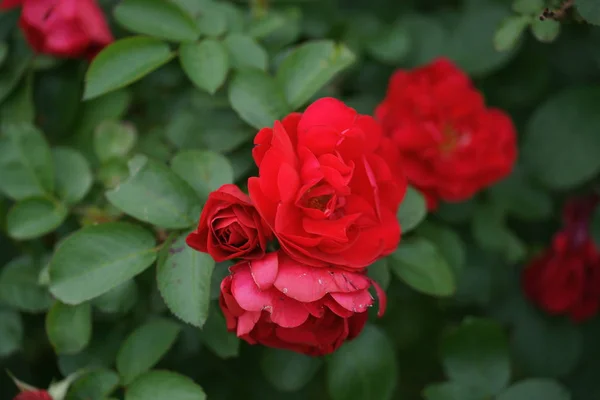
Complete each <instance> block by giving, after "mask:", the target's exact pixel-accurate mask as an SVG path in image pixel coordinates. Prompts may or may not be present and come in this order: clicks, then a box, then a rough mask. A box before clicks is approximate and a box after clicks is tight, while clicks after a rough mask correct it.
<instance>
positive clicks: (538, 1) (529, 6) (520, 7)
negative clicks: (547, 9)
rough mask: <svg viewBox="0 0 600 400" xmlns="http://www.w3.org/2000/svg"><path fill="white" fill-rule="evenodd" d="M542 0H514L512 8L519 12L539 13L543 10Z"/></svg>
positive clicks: (543, 3)
mask: <svg viewBox="0 0 600 400" xmlns="http://www.w3.org/2000/svg"><path fill="white" fill-rule="evenodd" d="M544 5H545V2H544V0H514V1H513V3H512V9H513V11H514V12H516V13H519V14H529V15H536V14H537V15H539V14H541V13H542V11H543V10H544Z"/></svg>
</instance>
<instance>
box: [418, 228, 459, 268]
mask: <svg viewBox="0 0 600 400" xmlns="http://www.w3.org/2000/svg"><path fill="white" fill-rule="evenodd" d="M418 234H419V235H420V236H423V237H424V238H425V239H427V240H429V241H430V242H431V243H432V244H433V245H435V247H436V248H437V249H438V251H439V252H440V254H441V255H442V256H443V257H444V259H445V260H446V261H447V262H448V264H449V265H450V266H451V267H452V271H453V272H454V275H455V276H457V274H458V272H460V271H461V270H462V269H463V267H464V265H465V258H466V249H465V244H464V243H463V241H462V240H461V238H460V235H459V234H458V233H457V232H456V231H454V230H452V229H450V228H448V227H445V226H443V225H438V224H433V223H425V224H422V225H421V226H420V227H419V230H418Z"/></svg>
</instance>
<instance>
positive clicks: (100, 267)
mask: <svg viewBox="0 0 600 400" xmlns="http://www.w3.org/2000/svg"><path fill="white" fill-rule="evenodd" d="M154 245H155V239H154V236H153V235H152V234H150V233H149V232H148V231H147V230H145V229H143V228H141V227H139V226H135V225H131V224H128V223H124V222H111V223H105V224H100V225H93V226H87V227H85V228H82V229H80V230H79V231H77V232H75V233H73V234H72V235H71V236H69V237H67V238H66V239H64V240H63V241H62V242H61V243H60V244H59V246H58V247H57V248H56V250H55V252H54V256H53V257H52V260H51V262H50V291H51V292H52V294H53V295H54V296H56V297H57V298H58V299H60V300H61V301H63V302H65V303H67V304H80V303H82V302H84V301H86V300H90V299H93V298H95V297H98V296H100V295H102V294H104V293H106V292H108V291H109V290H111V289H112V288H114V287H116V286H118V285H119V284H121V283H123V282H125V281H127V280H129V279H131V278H132V277H134V276H136V275H137V274H139V273H140V272H142V271H143V270H145V269H146V268H147V267H149V266H150V264H152V263H153V262H154V260H155V259H156V249H155V248H154Z"/></svg>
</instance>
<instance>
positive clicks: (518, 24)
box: [494, 15, 535, 51]
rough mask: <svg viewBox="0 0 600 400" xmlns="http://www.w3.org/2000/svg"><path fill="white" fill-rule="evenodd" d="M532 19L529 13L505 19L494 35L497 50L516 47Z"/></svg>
mask: <svg viewBox="0 0 600 400" xmlns="http://www.w3.org/2000/svg"><path fill="white" fill-rule="evenodd" d="M532 19H533V18H532V17H530V16H528V15H511V16H510V17H508V18H506V19H504V21H502V23H501V24H500V26H499V27H498V30H497V31H496V34H495V35H494V48H495V49H496V50H497V51H507V50H510V49H512V48H513V47H515V46H516V45H517V41H518V40H519V39H520V38H521V35H522V34H523V32H524V31H525V28H527V27H528V26H529V24H530V23H531V22H532ZM534 23H535V22H534Z"/></svg>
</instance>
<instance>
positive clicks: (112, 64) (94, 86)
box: [83, 36, 174, 100]
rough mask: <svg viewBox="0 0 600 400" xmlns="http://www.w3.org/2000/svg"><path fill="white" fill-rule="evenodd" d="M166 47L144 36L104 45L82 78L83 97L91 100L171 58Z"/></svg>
mask: <svg viewBox="0 0 600 400" xmlns="http://www.w3.org/2000/svg"><path fill="white" fill-rule="evenodd" d="M173 56H174V54H173V53H172V52H171V50H170V49H169V46H168V45H167V44H166V43H164V42H161V41H160V40H158V39H153V38H149V37H144V36H136V37H129V38H126V39H121V40H118V41H116V42H114V43H113V44H111V45H109V46H108V47H106V48H104V50H102V51H101V52H100V53H99V54H98V55H97V56H96V57H95V58H94V61H92V64H91V65H90V68H89V69H88V71H87V74H86V77H85V81H86V84H85V91H84V95H83V98H84V99H85V100H90V99H93V98H95V97H98V96H100V95H103V94H105V93H108V92H112V91H113V90H117V89H120V88H122V87H125V86H127V85H129V84H131V83H133V82H135V81H137V80H139V79H141V78H143V77H144V76H145V75H147V74H149V73H150V72H152V71H154V70H155V69H157V68H158V67H160V66H161V65H163V64H165V63H167V62H168V61H169V60H171V59H172V58H173Z"/></svg>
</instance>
